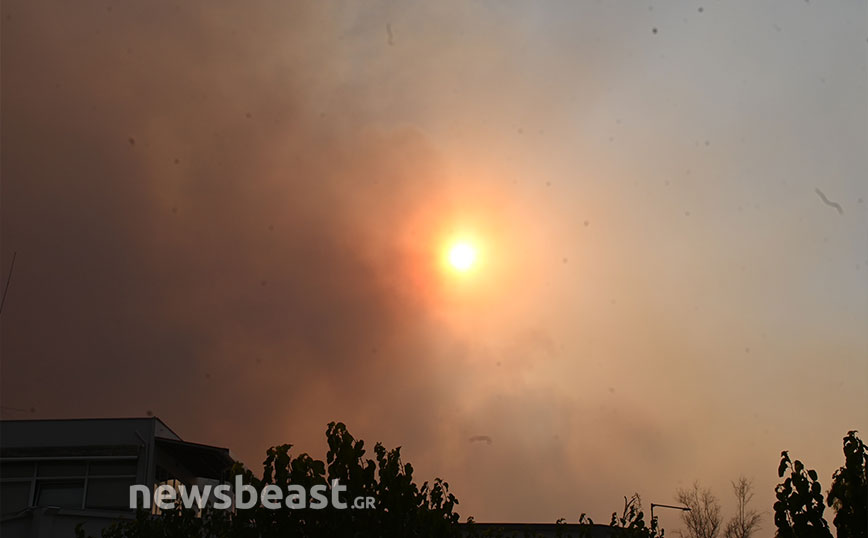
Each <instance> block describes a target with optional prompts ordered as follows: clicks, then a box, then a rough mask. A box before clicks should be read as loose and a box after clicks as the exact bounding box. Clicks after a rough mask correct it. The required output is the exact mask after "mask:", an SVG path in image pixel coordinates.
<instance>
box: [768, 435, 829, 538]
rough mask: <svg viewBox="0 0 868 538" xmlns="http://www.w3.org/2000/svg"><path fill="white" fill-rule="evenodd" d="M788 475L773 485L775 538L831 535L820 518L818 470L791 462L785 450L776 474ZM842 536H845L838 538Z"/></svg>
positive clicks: (821, 510)
mask: <svg viewBox="0 0 868 538" xmlns="http://www.w3.org/2000/svg"><path fill="white" fill-rule="evenodd" d="M787 470H789V471H790V476H788V477H787V479H786V480H784V482H783V483H782V484H778V486H777V487H775V496H776V497H777V501H775V505H774V508H775V526H776V527H777V528H778V530H777V533H776V534H775V536H776V537H777V538H831V536H832V532H831V531H830V530H829V524H828V523H827V522H826V520H825V519H823V510H824V509H825V506H824V505H823V488H822V486H821V485H820V482H818V481H817V471H815V470H813V469H810V470H806V469H805V466H804V464H803V463H802V462H801V461H799V460H795V461H791V460H790V455H789V454H788V453H787V451H784V452H781V463H780V465H779V466H778V477H780V478H783V476H784V475H785V474H786V473H787ZM841 538H845V537H843V536H842V537H841Z"/></svg>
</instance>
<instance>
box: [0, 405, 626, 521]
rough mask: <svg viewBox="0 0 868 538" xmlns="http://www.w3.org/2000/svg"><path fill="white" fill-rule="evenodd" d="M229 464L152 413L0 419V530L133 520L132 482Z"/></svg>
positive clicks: (210, 480)
mask: <svg viewBox="0 0 868 538" xmlns="http://www.w3.org/2000/svg"><path fill="white" fill-rule="evenodd" d="M233 463H234V460H233V458H232V457H231V455H230V452H229V450H228V449H226V448H219V447H214V446H208V445H202V444H197V443H190V442H186V441H183V440H182V439H181V438H180V437H179V436H178V435H177V434H176V433H175V432H173V431H172V430H171V429H170V428H169V427H168V426H166V424H164V423H163V422H162V421H161V420H160V419H158V418H156V417H152V418H128V419H75V420H8V421H0V535H2V536H3V538H19V537H20V538H25V537H26V538H50V537H64V538H71V537H73V536H75V527H76V526H77V525H78V524H79V523H81V524H83V528H84V531H85V533H86V535H89V536H100V531H101V530H102V529H103V528H105V527H107V526H108V525H111V524H112V523H114V522H115V521H118V520H122V519H128V518H133V517H134V515H135V512H134V510H131V509H130V508H129V504H130V486H131V485H134V484H144V485H148V487H149V488H150V490H151V496H153V491H154V488H155V487H157V486H158V485H161V484H168V485H172V486H177V485H178V484H179V483H180V484H184V485H187V486H192V485H205V484H212V485H214V484H217V483H220V482H226V481H228V479H229V472H230V470H231V467H232V465H233ZM462 530H463V531H464V534H465V535H467V536H478V537H484V536H497V537H503V538H525V537H534V538H536V537H542V538H548V537H551V538H554V537H560V538H568V537H572V538H608V537H610V536H612V535H613V534H612V531H613V530H612V528H611V527H609V526H607V525H576V524H569V525H567V524H539V523H536V524H532V523H473V524H462Z"/></svg>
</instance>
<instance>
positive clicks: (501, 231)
mask: <svg viewBox="0 0 868 538" xmlns="http://www.w3.org/2000/svg"><path fill="white" fill-rule="evenodd" d="M244 4H245V5H242V4H241V3H236V2H197V3H194V2H179V3H177V4H173V3H170V2H142V1H118V2H110V1H101V2H75V3H70V2H62V1H57V2H48V1H24V0H4V2H3V4H2V58H0V60H2V274H3V277H4V281H5V275H6V274H7V272H8V267H9V264H10V262H11V259H12V253H13V252H17V261H16V264H15V271H14V274H13V278H12V284H11V286H10V290H9V295H8V297H7V300H6V304H5V306H4V309H3V313H2V369H0V373H2V384H0V386H2V404H3V417H4V418H51V417H61V418H63V417H95V416H100V417H101V416H106V417H108V416H111V417H114V416H144V415H145V414H146V413H148V412H151V413H153V414H155V415H157V416H159V417H160V418H161V419H163V420H164V421H165V422H166V423H167V424H169V425H170V426H171V427H172V428H173V429H175V430H176V431H177V432H178V433H179V434H180V435H181V436H183V437H184V438H186V439H189V440H193V441H198V442H205V443H211V444H216V445H220V446H228V447H230V448H231V449H232V450H233V452H234V454H235V455H236V456H238V457H239V458H241V459H242V460H243V461H244V462H246V463H247V464H248V465H250V466H252V467H254V468H256V467H258V465H259V462H260V461H261V460H262V458H263V455H264V450H265V449H266V448H267V447H268V446H270V445H273V444H278V443H283V442H292V443H295V444H296V446H297V447H298V449H299V450H301V451H310V452H312V453H313V454H314V455H315V456H317V457H323V456H324V451H325V443H324V437H323V432H324V429H325V426H326V423H327V422H329V421H331V420H341V421H344V422H346V423H347V424H348V426H349V428H350V431H351V432H352V433H354V434H355V435H356V436H358V437H361V438H363V439H365V440H367V441H369V442H373V441H376V440H380V441H383V442H384V443H385V444H386V445H387V446H389V447H393V446H397V445H400V446H402V447H403V449H402V453H403V454H404V456H405V458H406V459H407V460H408V461H411V462H412V463H413V464H414V467H415V468H416V472H417V475H418V478H419V479H431V478H433V477H435V476H442V477H444V478H445V479H447V480H448V481H449V483H450V485H451V486H452V488H453V491H454V493H455V494H456V495H457V496H458V498H459V499H460V501H461V504H460V506H459V509H460V510H459V511H460V512H461V514H462V516H468V515H473V516H475V517H476V519H477V520H478V521H492V520H503V521H542V522H553V521H554V520H555V519H556V518H558V517H561V516H564V517H566V518H568V519H569V520H571V521H574V520H575V519H576V518H577V517H578V515H579V513H581V512H587V513H589V514H590V515H591V517H593V518H595V519H597V520H599V521H607V520H608V517H609V515H610V514H611V512H612V511H613V510H615V509H618V508H619V507H620V506H621V505H622V503H623V501H622V496H623V495H629V494H631V493H632V492H634V491H638V492H639V493H640V494H642V495H643V498H644V499H645V502H646V503H647V502H650V501H653V502H657V503H661V502H663V503H666V502H671V501H673V500H674V499H673V495H674V492H675V490H676V488H678V487H683V486H687V485H689V484H690V483H692V482H693V481H694V480H695V479H698V480H700V481H701V482H702V483H703V484H705V485H708V486H711V487H712V488H713V489H714V490H715V492H716V493H717V494H718V496H720V497H722V498H723V500H724V507H725V512H726V514H725V515H727V516H729V515H730V514H731V511H730V509H731V506H732V502H731V499H730V497H731V494H730V490H729V480H731V479H735V478H736V477H737V476H738V475H739V474H745V475H747V476H748V477H752V478H753V479H754V481H755V485H756V487H757V496H756V499H755V500H756V506H757V508H760V509H762V510H766V511H770V509H771V504H772V499H773V487H774V485H775V483H776V482H777V475H776V468H777V462H778V460H779V455H780V451H781V450H784V449H788V450H790V451H791V452H792V454H793V456H794V457H797V458H801V459H803V460H804V461H806V463H807V464H808V465H809V466H811V467H815V468H817V470H818V471H819V472H820V475H821V477H822V483H823V485H824V486H825V487H828V485H829V477H830V475H831V473H832V472H833V471H834V469H835V468H837V467H838V466H839V465H841V464H842V463H843V455H842V453H841V438H842V437H843V436H844V435H845V434H846V432H847V431H848V430H850V429H860V430H862V432H863V437H864V436H865V435H868V329H866V327H868V284H866V283H868V204H866V202H865V199H866V198H868V72H866V65H868V4H866V2H865V1H849V2H834V3H827V2H784V1H781V2H762V3H757V2H748V1H743V2H719V1H715V0H709V1H707V2H665V3H637V2H590V1H587V2H566V1H565V2H501V3H497V2H460V3H459V2H445V3H442V2H438V3H433V2H431V3H421V2H414V3H399V2H394V3H389V2H366V3H364V4H360V3H349V2H348V3H331V4H325V3H319V2H317V3H314V2H308V3H301V2H281V1H272V2H251V3H244ZM247 4H250V5H247ZM818 189H819V191H820V192H819V193H818V192H817V190H818ZM820 193H822V196H821V195H820ZM824 197H825V199H826V201H824V199H823V198H824ZM827 202H828V203H827ZM834 204H838V205H839V207H840V211H839V210H838V209H837V208H836V207H835V206H834ZM459 236H460V237H468V238H471V239H472V240H473V241H475V243H476V244H477V246H478V248H479V257H480V258H479V262H480V263H479V264H478V267H476V269H475V270H474V271H472V272H470V273H468V274H466V275H457V274H455V273H454V272H450V271H448V270H446V269H444V267H443V266H442V263H441V255H442V250H443V248H444V245H446V244H447V243H448V242H449V241H450V240H451V239H453V238H456V237H459ZM477 435H486V436H489V437H490V438H491V440H492V442H491V444H488V443H485V442H470V441H469V439H470V438H471V437H472V436H477ZM660 515H661V518H662V522H663V525H664V527H666V528H668V529H673V528H675V527H676V526H677V525H676V522H677V515H674V514H672V513H667V514H663V513H661V514H660ZM765 526H766V534H771V530H770V528H771V527H772V523H771V518H770V516H767V518H766V521H765Z"/></svg>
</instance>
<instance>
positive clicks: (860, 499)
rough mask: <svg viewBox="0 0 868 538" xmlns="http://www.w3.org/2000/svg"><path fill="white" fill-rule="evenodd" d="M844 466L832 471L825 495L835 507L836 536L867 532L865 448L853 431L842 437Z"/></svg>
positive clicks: (867, 455)
mask: <svg viewBox="0 0 868 538" xmlns="http://www.w3.org/2000/svg"><path fill="white" fill-rule="evenodd" d="M844 460H845V462H844V466H843V467H841V468H839V469H838V470H837V471H835V474H834V475H832V487H831V488H830V489H829V495H828V497H827V498H826V502H827V503H828V505H829V506H830V507H831V508H833V509H834V510H835V519H834V524H835V528H836V529H837V530H838V537H839V538H844V537H847V538H865V537H866V536H868V473H866V464H868V448H866V447H865V443H863V442H862V440H861V439H859V437H858V436H857V435H856V432H855V431H850V432H847V436H846V437H844Z"/></svg>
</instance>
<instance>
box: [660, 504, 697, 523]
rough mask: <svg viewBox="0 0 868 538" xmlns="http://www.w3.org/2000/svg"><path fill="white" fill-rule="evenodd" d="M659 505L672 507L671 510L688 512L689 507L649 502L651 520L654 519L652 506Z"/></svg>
mask: <svg viewBox="0 0 868 538" xmlns="http://www.w3.org/2000/svg"><path fill="white" fill-rule="evenodd" d="M655 506H659V507H660V508H672V509H673V510H681V511H682V512H689V511H690V508H689V507H687V506H673V505H671V504H657V503H651V521H654V507H655Z"/></svg>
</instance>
